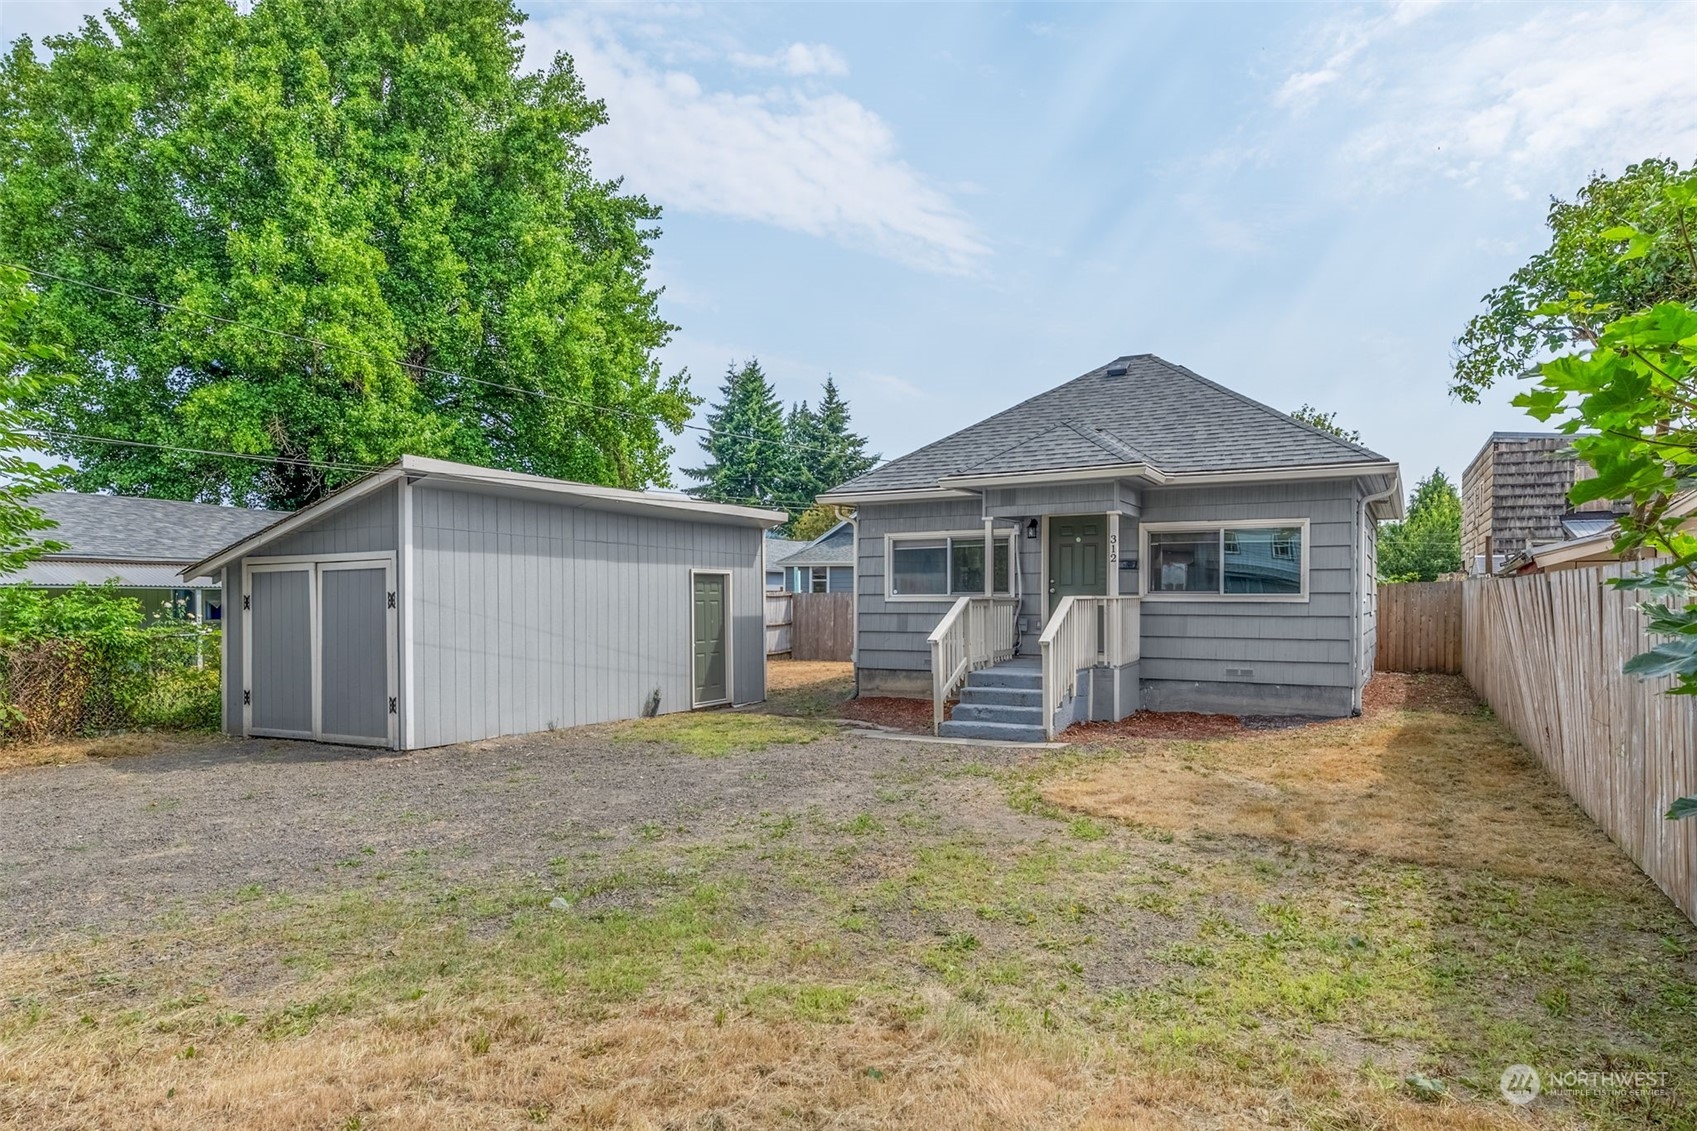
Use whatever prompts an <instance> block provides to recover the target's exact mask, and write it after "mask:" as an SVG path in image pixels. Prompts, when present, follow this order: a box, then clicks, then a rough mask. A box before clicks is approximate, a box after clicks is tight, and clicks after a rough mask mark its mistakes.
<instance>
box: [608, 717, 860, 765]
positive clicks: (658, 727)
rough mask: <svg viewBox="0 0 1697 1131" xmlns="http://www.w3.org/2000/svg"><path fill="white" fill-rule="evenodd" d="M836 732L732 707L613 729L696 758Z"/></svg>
mask: <svg viewBox="0 0 1697 1131" xmlns="http://www.w3.org/2000/svg"><path fill="white" fill-rule="evenodd" d="M834 733H836V727H835V726H834V725H833V724H831V723H826V722H818V721H815V720H812V719H794V718H782V717H779V716H777V715H761V714H752V713H749V714H745V713H740V712H733V711H679V712H677V713H676V714H671V715H661V716H660V717H658V718H653V719H631V720H630V721H628V722H623V723H619V724H617V725H616V726H614V727H613V728H612V735H613V738H614V741H617V742H623V743H630V742H653V743H660V744H663V745H665V746H669V747H672V748H674V749H677V750H681V751H683V752H684V753H686V754H693V755H695V756H696V757H698V758H724V757H727V756H729V755H732V754H744V753H751V752H757V751H761V750H765V749H766V748H767V747H770V746H803V745H806V744H807V743H809V742H817V741H818V740H819V739H821V738H824V737H826V736H827V735H830V734H834Z"/></svg>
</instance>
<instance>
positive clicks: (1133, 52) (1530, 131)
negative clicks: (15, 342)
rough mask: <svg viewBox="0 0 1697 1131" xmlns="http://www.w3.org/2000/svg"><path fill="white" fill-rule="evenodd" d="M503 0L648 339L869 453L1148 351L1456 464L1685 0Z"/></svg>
mask: <svg viewBox="0 0 1697 1131" xmlns="http://www.w3.org/2000/svg"><path fill="white" fill-rule="evenodd" d="M79 10H80V9H79V7H78V6H76V5H72V4H53V5H42V4H26V3H19V2H17V0H7V3H6V4H5V6H4V9H3V10H0V36H3V37H4V38H5V39H8V40H9V39H11V38H12V37H14V36H16V35H18V34H20V33H23V32H29V33H31V34H35V35H39V34H41V33H42V32H44V31H49V30H61V29H65V28H68V27H70V26H73V25H74V24H75V23H76V21H77V17H78V12H79ZM527 10H528V11H529V12H530V14H531V22H530V23H529V24H528V25H527V29H526V45H527V51H528V62H529V64H530V65H533V66H541V65H543V64H544V63H545V62H546V61H547V59H548V58H549V57H550V56H551V55H552V53H553V52H555V51H560V50H564V51H567V52H569V53H571V54H572V55H573V57H574V58H575V59H576V60H577V63H578V67H579V70H580V71H581V73H582V74H583V76H584V78H585V81H586V83H587V85H588V88H589V90H590V93H591V94H592V95H594V96H597V97H600V98H603V99H605V100H606V102H607V108H608V113H609V115H610V117H611V121H610V123H609V125H608V126H606V127H604V128H602V129H600V130H597V131H596V132H595V133H593V134H592V135H591V136H590V139H589V148H590V152H591V155H592V157H593V159H594V160H595V162H596V166H597V169H598V171H599V172H600V173H602V174H603V175H608V176H623V177H624V178H625V180H626V184H627V186H628V187H629V188H631V189H633V190H635V191H639V192H643V193H645V194H647V195H648V196H649V197H650V198H651V199H653V200H655V201H656V202H658V203H659V204H660V205H662V207H663V208H664V209H665V218H664V220H663V228H664V234H663V235H662V237H661V238H660V240H659V242H658V245H657V249H656V258H655V278H656V281H657V282H660V283H662V284H664V285H665V287H666V296H665V299H664V304H663V309H664V312H665V313H666V315H667V317H668V318H669V319H670V320H671V321H672V322H675V323H677V324H678V325H679V326H680V330H679V332H678V334H677V336H676V338H675V340H674V341H673V343H672V344H671V345H670V346H669V347H668V348H667V350H666V353H665V361H666V363H667V365H668V367H669V368H673V369H676V368H680V367H687V368H688V369H689V371H690V373H691V375H692V377H693V383H694V386H695V388H696V391H697V392H699V393H703V394H705V395H709V396H710V395H711V394H712V393H713V391H714V390H715V389H716V387H717V384H718V381H719V379H720V377H721V375H722V374H723V371H724V369H725V366H726V364H727V363H728V362H729V361H731V360H732V359H739V360H740V359H742V358H745V357H748V356H751V355H752V356H758V357H759V358H760V359H761V361H762V362H763V364H764V365H765V367H766V370H767V372H768V373H769V374H770V375H771V376H772V378H773V379H774V382H775V384H776V385H777V388H778V391H779V394H780V395H781V396H783V397H784V398H785V399H786V400H795V399H802V398H808V399H812V398H815V397H816V396H817V392H818V385H819V383H820V382H821V381H822V380H823V379H824V377H825V375H826V374H827V373H830V374H833V375H834V376H835V377H836V380H837V382H838V384H839V385H840V386H841V387H842V389H843V391H844V393H845V394H846V395H847V396H848V398H849V400H850V403H851V405H852V407H853V409H854V413H855V418H856V423H857V426H858V427H859V429H860V430H861V431H863V432H865V433H867V434H868V435H869V436H870V437H871V439H872V446H873V448H874V449H875V450H877V451H879V452H881V453H883V454H884V455H885V456H896V455H900V454H901V453H903V452H906V451H908V450H911V449H912V448H914V447H917V446H918V445H920V444H923V443H925V442H928V441H930V440H933V439H936V438H937V437H939V436H942V435H945V434H947V433H948V432H950V431H953V430H955V429H957V428H959V427H962V426H964V425H966V424H969V423H971V422H972V421H974V420H977V419H980V418H982V417H983V416H985V415H988V414H989V413H991V412H993V411H995V410H998V409H1000V408H1003V407H1006V406H1007V405H1010V404H1013V403H1014V402H1016V401H1018V400H1021V399H1023V398H1025V397H1027V396H1029V395H1031V394H1033V393H1035V392H1037V391H1040V390H1042V389H1044V388H1047V387H1050V386H1052V385H1055V384H1058V383H1060V382H1061V381H1064V380H1067V379H1070V378H1071V377H1074V376H1076V375H1078V374H1079V373H1081V372H1083V371H1084V370H1086V369H1089V368H1091V367H1093V366H1095V365H1098V364H1100V363H1101V362H1103V361H1105V360H1108V359H1110V358H1112V357H1115V356H1117V355H1119V354H1122V353H1142V352H1153V353H1159V354H1161V355H1163V356H1165V357H1167V358H1169V359H1171V360H1173V361H1177V362H1180V363H1182V364H1185V365H1188V366H1190V367H1191V368H1193V369H1195V370H1197V371H1198V372H1200V373H1202V374H1204V375H1205V376H1208V377H1211V378H1213V379H1215V380H1218V381H1221V382H1223V383H1225V384H1227V385H1230V386H1232V387H1234V388H1236V389H1238V390H1240V391H1242V392H1245V393H1247V394H1249V395H1251V396H1254V397H1256V398H1258V399H1260V400H1263V401H1266V402H1267V403H1269V404H1272V405H1274V406H1276V407H1279V408H1283V409H1287V410H1288V409H1291V408H1294V407H1295V406H1296V405H1298V404H1300V403H1302V402H1304V401H1307V402H1311V403H1313V404H1316V405H1319V406H1320V407H1322V408H1324V409H1327V410H1335V411H1336V412H1337V413H1338V416H1339V419H1340V422H1342V423H1344V424H1345V425H1347V426H1349V427H1353V428H1358V429H1360V431H1361V432H1362V435H1363V438H1364V440H1365V441H1366V442H1367V443H1368V444H1369V445H1370V446H1372V447H1373V448H1375V449H1377V450H1379V451H1381V452H1383V453H1385V454H1386V455H1388V456H1390V457H1392V458H1394V459H1397V460H1399V461H1401V462H1402V464H1403V466H1404V477H1405V480H1406V481H1407V482H1408V483H1409V485H1412V483H1413V481H1414V480H1415V479H1416V478H1418V477H1419V476H1420V475H1422V474H1424V473H1425V472H1426V471H1428V470H1430V469H1431V468H1432V467H1434V466H1442V467H1443V468H1444V469H1445V470H1446V471H1448V472H1449V473H1450V474H1451V475H1452V477H1459V474H1460V471H1461V469H1462V467H1463V466H1464V465H1465V464H1466V462H1467V460H1468V459H1469V458H1470V457H1471V456H1472V454H1473V453H1474V452H1475V451H1476V450H1477V449H1478V447H1479V445H1480V444H1481V443H1482V441H1483V439H1484V437H1485V436H1486V435H1487V434H1488V433H1489V432H1490V431H1492V430H1493V429H1504V428H1509V429H1518V428H1526V427H1529V426H1532V425H1531V422H1530V421H1529V420H1528V418H1526V417H1524V416H1523V415H1521V414H1520V413H1519V412H1517V411H1516V410H1514V409H1512V408H1510V407H1509V406H1508V403H1507V402H1508V398H1509V396H1510V395H1512V392H1513V390H1512V389H1502V390H1498V391H1497V392H1496V394H1495V395H1493V396H1492V397H1491V398H1490V400H1489V403H1487V404H1485V405H1481V406H1468V405H1463V404H1460V403H1459V402H1455V401H1452V400H1451V399H1450V398H1449V396H1448V394H1447V392H1446V388H1447V377H1448V373H1449V361H1450V344H1451V342H1452V341H1453V339H1454V338H1455V336H1456V335H1457V333H1458V332H1459V331H1460V329H1461V327H1462V325H1463V323H1464V322H1465V321H1466V319H1467V318H1468V316H1469V315H1470V314H1471V313H1473V312H1474V311H1475V310H1476V309H1477V306H1478V300H1479V298H1480V296H1481V295H1482V294H1483V293H1484V292H1485V291H1486V290H1488V289H1490V288H1491V287H1492V286H1494V285H1496V284H1497V283H1499V282H1500V281H1502V280H1503V279H1504V278H1505V277H1506V276H1507V274H1508V273H1509V272H1510V271H1512V270H1513V269H1514V268H1515V267H1516V266H1518V265H1519V264H1521V263H1522V262H1524V261H1525V260H1526V258H1527V257H1528V256H1529V255H1531V254H1532V253H1533V252H1534V251H1536V250H1537V249H1538V248H1540V247H1542V246H1543V243H1544V231H1543V227H1542V221H1543V215H1544V211H1545V208H1546V206H1547V202H1548V199H1549V197H1550V196H1551V195H1564V196H1565V195H1571V194H1572V192H1573V190H1574V189H1575V188H1576V187H1577V186H1578V185H1579V184H1580V183H1581V182H1582V181H1583V180H1584V178H1585V176H1586V175H1587V174H1588V173H1589V172H1590V171H1592V170H1604V171H1610V172H1615V171H1618V170H1620V169H1621V168H1622V167H1624V165H1626V164H1627V163H1628V162H1630V161H1633V160H1636V159H1639V158H1641V157H1646V156H1651V155H1666V156H1672V157H1676V158H1678V159H1680V160H1681V162H1682V163H1688V162H1690V161H1691V160H1692V159H1693V158H1694V157H1697V114H1693V113H1692V112H1691V110H1692V108H1693V106H1697V68H1693V67H1692V66H1691V60H1692V59H1694V58H1697V22H1694V21H1692V20H1691V19H1690V10H1689V9H1688V8H1682V6H1680V5H1675V4H1667V5H1609V6H1583V5H1561V6H1538V5H1525V4H1517V5H1497V6H1490V7H1461V6H1428V5H1414V4H1400V5H1376V6H1375V5H1369V6H1341V5H1323V6H1320V5H1315V6H1298V5H1246V6H1235V5H1182V6H1108V5H1089V6H1062V5H1040V6H996V7H980V6H965V5H926V6H906V5H893V4H889V5H875V6H874V5H867V6H836V5H811V4H810V5H797V6H765V5H743V4H739V5H726V6H690V5H677V6H673V5H645V6H637V7H629V6H590V7H582V6H575V5H574V6H564V5H549V4H533V5H527ZM679 448H680V450H679V453H678V457H677V460H676V461H675V462H676V463H677V464H678V465H680V466H683V465H692V464H693V463H694V462H695V459H696V456H697V454H698V453H697V452H696V450H695V440H694V438H693V437H692V436H691V435H689V434H686V435H685V436H684V437H682V438H680V441H679Z"/></svg>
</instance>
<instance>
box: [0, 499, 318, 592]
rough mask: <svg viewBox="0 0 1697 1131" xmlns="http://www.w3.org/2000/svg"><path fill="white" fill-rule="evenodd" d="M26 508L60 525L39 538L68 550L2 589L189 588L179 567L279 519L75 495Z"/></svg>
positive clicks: (207, 506)
mask: <svg viewBox="0 0 1697 1131" xmlns="http://www.w3.org/2000/svg"><path fill="white" fill-rule="evenodd" d="M30 505H32V506H35V507H39V508H40V509H41V511H42V513H44V514H45V515H47V517H48V518H51V519H52V520H53V521H54V522H56V523H58V526H57V527H56V528H54V529H52V530H45V531H42V532H41V536H42V537H43V538H48V539H51V540H53V541H55V542H63V543H65V544H66V546H67V548H66V549H64V550H59V551H57V552H55V553H51V554H44V555H42V556H41V557H40V558H37V559H36V560H35V561H33V562H30V563H29V564H28V565H26V566H25V567H24V568H23V569H21V570H18V571H17V572H15V573H11V574H7V575H6V576H5V578H4V579H0V584H6V585H44V586H49V587H54V588H58V587H69V586H72V585H76V584H77V583H79V582H86V583H88V584H90V585H101V584H104V583H106V582H108V581H113V582H116V583H117V584H118V585H119V586H120V587H122V588H125V589H177V588H185V587H187V588H193V586H185V584H184V582H183V579H182V577H181V576H180V575H179V571H180V570H181V569H182V567H183V566H184V565H186V564H188V563H189V562H192V561H194V560H195V559H196V558H200V557H204V556H205V555H207V554H209V553H211V552H212V551H214V550H216V549H217V548H218V547H220V546H222V545H225V544H226V543H228V542H229V541H231V540H232V539H234V538H240V537H242V536H244V535H247V534H251V533H253V532H254V531H256V530H261V529H263V528H264V527H266V526H269V525H270V524H271V523H273V522H276V521H277V520H278V519H279V518H282V517H284V516H283V513H282V512H280V511H261V510H246V509H244V508H242V507H224V506H217V505H215V504H212V503H185V502H181V501H179V500H176V499H144V498H137V497H135V496H131V495H85V494H80V493H78V492H74V491H56V492H51V493H48V494H44V495H37V496H35V497H34V498H32V499H31V500H30Z"/></svg>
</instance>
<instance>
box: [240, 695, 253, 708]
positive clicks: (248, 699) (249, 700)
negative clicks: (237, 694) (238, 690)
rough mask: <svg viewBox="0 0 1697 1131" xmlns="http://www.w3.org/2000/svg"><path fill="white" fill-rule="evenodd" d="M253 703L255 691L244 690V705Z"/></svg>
mask: <svg viewBox="0 0 1697 1131" xmlns="http://www.w3.org/2000/svg"><path fill="white" fill-rule="evenodd" d="M252 705H253V692H251V691H244V692H242V706H244V707H250V706H252Z"/></svg>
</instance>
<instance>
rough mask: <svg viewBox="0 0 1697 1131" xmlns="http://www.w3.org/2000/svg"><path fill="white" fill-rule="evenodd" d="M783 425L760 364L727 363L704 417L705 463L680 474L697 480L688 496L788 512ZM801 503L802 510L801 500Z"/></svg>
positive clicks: (786, 441) (787, 455)
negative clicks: (706, 429) (717, 396)
mask: <svg viewBox="0 0 1697 1131" xmlns="http://www.w3.org/2000/svg"><path fill="white" fill-rule="evenodd" d="M791 416H792V417H793V416H794V413H793V412H792V413H791ZM785 423H786V422H785V419H784V410H783V406H781V405H780V404H779V403H778V397H777V394H775V393H774V392H773V391H772V384H771V382H770V381H768V380H767V379H766V373H765V371H764V370H762V369H761V368H760V362H759V361H758V360H756V359H754V358H750V359H749V360H748V361H747V362H745V363H744V364H743V365H742V366H741V368H738V366H737V364H736V363H735V362H732V363H731V364H730V365H729V366H728V367H727V368H726V370H725V383H724V384H723V385H722V386H720V388H719V400H718V403H716V404H714V405H713V406H712V408H711V411H709V412H708V414H707V427H708V428H709V429H710V430H711V431H709V432H708V433H707V435H706V436H704V437H703V438H702V441H701V450H702V451H704V452H706V453H707V462H706V464H705V465H704V466H702V467H695V468H685V469H684V474H685V475H687V476H689V477H690V478H691V479H695V480H698V481H699V482H698V483H697V484H696V485H695V486H693V487H690V488H688V491H689V493H690V494H691V495H694V496H696V497H697V498H700V499H713V500H716V501H718V502H724V503H741V504H745V505H749V506H769V507H773V508H774V509H777V508H783V509H790V504H791V500H790V499H789V497H788V491H789V488H790V483H791V479H792V477H793V471H792V461H791V458H790V449H789V439H790V437H789V436H788V434H787V429H786V428H785ZM802 503H803V507H805V505H806V501H805V500H803V501H802ZM792 513H794V512H792Z"/></svg>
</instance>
